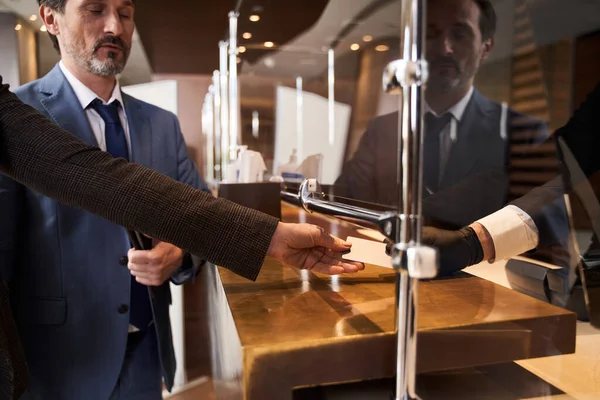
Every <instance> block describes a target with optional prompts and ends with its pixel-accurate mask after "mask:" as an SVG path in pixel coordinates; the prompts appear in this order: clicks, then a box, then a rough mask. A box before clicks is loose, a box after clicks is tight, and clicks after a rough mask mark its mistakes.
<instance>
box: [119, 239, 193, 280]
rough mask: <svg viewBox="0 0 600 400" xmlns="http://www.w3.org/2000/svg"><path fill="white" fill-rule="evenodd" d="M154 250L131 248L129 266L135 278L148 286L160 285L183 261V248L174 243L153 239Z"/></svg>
mask: <svg viewBox="0 0 600 400" xmlns="http://www.w3.org/2000/svg"><path fill="white" fill-rule="evenodd" d="M152 244H153V246H154V247H153V248H152V250H135V249H131V250H129V253H128V257H129V264H128V268H129V271H130V272H131V275H133V276H135V280H136V281H138V282H139V283H141V284H143V285H146V286H160V285H162V284H163V282H165V281H166V280H168V279H169V278H170V277H171V275H173V274H174V273H175V271H177V270H178V269H179V268H180V267H181V264H182V262H183V254H184V253H183V250H181V249H180V248H179V247H176V246H173V245H172V244H169V243H166V242H161V241H160V240H156V239H153V240H152Z"/></svg>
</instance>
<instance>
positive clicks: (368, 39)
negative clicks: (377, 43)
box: [363, 35, 373, 43]
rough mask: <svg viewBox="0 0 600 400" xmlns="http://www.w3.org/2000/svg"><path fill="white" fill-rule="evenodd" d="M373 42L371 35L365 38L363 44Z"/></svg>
mask: <svg viewBox="0 0 600 400" xmlns="http://www.w3.org/2000/svg"><path fill="white" fill-rule="evenodd" d="M372 40H373V36H371V35H365V36H363V42H366V43H369V42H370V41H372Z"/></svg>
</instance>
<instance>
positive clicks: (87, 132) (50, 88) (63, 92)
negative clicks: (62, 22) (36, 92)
mask: <svg viewBox="0 0 600 400" xmlns="http://www.w3.org/2000/svg"><path fill="white" fill-rule="evenodd" d="M40 92H41V93H42V94H44V95H46V97H43V98H42V99H41V100H40V102H41V103H42V105H43V106H44V109H45V110H46V112H47V113H48V115H50V117H51V118H52V119H53V120H54V122H55V123H57V124H58V125H59V126H60V127H61V128H63V129H65V130H67V131H69V132H71V133H72V134H73V135H75V136H77V137H78V138H79V139H81V140H83V141H84V142H85V143H86V144H88V145H90V146H98V141H97V140H96V137H95V136H94V132H93V131H92V127H91V126H90V121H89V120H88V118H87V115H86V114H85V110H83V109H82V108H81V103H80V102H79V100H78V99H77V96H76V95H75V92H74V91H73V88H72V87H71V85H70V84H69V82H68V81H67V78H65V76H64V75H63V73H62V71H61V70H60V67H59V66H58V64H57V65H56V66H55V67H54V68H53V69H52V71H50V72H49V73H48V74H47V75H46V76H44V77H43V78H42V79H41V84H40Z"/></svg>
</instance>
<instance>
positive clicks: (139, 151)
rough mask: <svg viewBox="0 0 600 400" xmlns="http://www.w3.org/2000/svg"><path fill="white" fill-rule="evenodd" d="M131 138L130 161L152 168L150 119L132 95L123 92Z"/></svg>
mask: <svg viewBox="0 0 600 400" xmlns="http://www.w3.org/2000/svg"><path fill="white" fill-rule="evenodd" d="M123 102H124V103H125V113H126V114H127V123H128V125H129V137H130V139H131V161H133V162H135V163H137V164H141V165H143V166H145V167H148V168H152V127H151V125H150V119H149V118H148V116H147V115H146V114H145V113H144V112H143V110H142V109H141V105H140V103H139V102H138V101H136V100H135V99H134V98H133V97H131V96H128V95H126V94H124V93H123Z"/></svg>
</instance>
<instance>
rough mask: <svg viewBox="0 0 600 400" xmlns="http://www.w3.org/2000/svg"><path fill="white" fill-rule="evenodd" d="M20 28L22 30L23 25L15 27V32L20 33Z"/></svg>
mask: <svg viewBox="0 0 600 400" xmlns="http://www.w3.org/2000/svg"><path fill="white" fill-rule="evenodd" d="M21 28H23V25H21V24H17V25H15V31H20V30H21Z"/></svg>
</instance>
